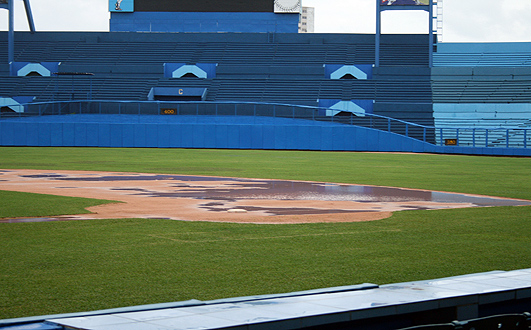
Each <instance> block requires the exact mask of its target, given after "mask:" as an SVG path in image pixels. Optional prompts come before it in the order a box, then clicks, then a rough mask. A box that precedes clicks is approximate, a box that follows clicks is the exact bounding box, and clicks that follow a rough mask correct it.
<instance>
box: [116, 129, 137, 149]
mask: <svg viewBox="0 0 531 330" xmlns="http://www.w3.org/2000/svg"><path fill="white" fill-rule="evenodd" d="M120 126H121V131H122V132H121V133H122V134H121V135H122V136H121V138H122V146H123V147H124V148H132V147H134V146H135V130H136V126H137V125H136V124H125V125H120Z"/></svg>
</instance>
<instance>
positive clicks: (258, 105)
mask: <svg viewBox="0 0 531 330" xmlns="http://www.w3.org/2000/svg"><path fill="white" fill-rule="evenodd" d="M21 106H23V107H24V112H2V113H0V119H6V118H16V117H35V116H52V115H73V114H93V115H96V114H99V115H158V116H217V117H221V116H247V117H255V118H258V117H272V118H286V119H300V120H309V121H312V122H314V123H317V122H328V123H335V124H342V125H354V126H359V127H364V128H370V129H376V130H380V131H385V132H390V133H395V134H399V135H403V136H406V137H409V138H413V139H416V140H419V141H423V142H426V143H430V144H433V145H440V146H453V147H486V148H492V147H503V148H528V147H529V146H531V128H503V127H496V128H493V127H486V128H481V127H470V128H467V127H455V128H452V127H447V126H445V127H435V126H426V125H420V124H416V123H411V122H407V121H404V120H400V119H395V118H391V117H386V116H381V115H377V114H371V113H361V112H339V113H338V114H336V115H335V116H327V115H326V112H327V110H328V111H329V110H330V109H328V108H319V107H311V106H303V105H292V104H282V103H265V102H230V101H227V102H219V101H218V102H207V101H109V100H75V101H55V102H40V103H39V102H34V103H28V104H23V105H21Z"/></svg>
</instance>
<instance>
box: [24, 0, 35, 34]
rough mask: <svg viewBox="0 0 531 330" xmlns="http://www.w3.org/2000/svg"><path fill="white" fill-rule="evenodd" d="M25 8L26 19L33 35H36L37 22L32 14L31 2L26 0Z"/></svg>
mask: <svg viewBox="0 0 531 330" xmlns="http://www.w3.org/2000/svg"><path fill="white" fill-rule="evenodd" d="M24 7H26V17H27V18H28V25H29V27H30V31H31V33H35V22H34V21H33V15H32V13H31V6H30V2H29V0H24Z"/></svg>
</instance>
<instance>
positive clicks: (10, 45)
mask: <svg viewBox="0 0 531 330" xmlns="http://www.w3.org/2000/svg"><path fill="white" fill-rule="evenodd" d="M8 5H9V7H8V10H9V32H8V36H7V39H8V41H7V62H8V63H9V65H10V67H11V65H12V63H13V62H14V61H15V0H9V2H8Z"/></svg>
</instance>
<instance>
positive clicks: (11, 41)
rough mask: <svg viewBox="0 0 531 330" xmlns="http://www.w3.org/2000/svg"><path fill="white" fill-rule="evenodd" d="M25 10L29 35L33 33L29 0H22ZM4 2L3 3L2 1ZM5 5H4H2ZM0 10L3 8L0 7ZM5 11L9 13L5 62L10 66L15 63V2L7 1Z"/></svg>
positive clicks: (33, 25)
mask: <svg viewBox="0 0 531 330" xmlns="http://www.w3.org/2000/svg"><path fill="white" fill-rule="evenodd" d="M23 1H24V7H25V9H26V17H27V18H28V25H29V27H30V31H31V33H34V32H35V23H34V21H33V14H32V13H31V6H30V2H29V0H23ZM2 2H4V1H2ZM2 4H5V3H2ZM0 8H5V7H4V6H0ZM7 10H8V11H9V32H8V50H7V61H8V63H9V65H11V64H12V63H13V62H14V61H15V1H14V0H8V1H7Z"/></svg>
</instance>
